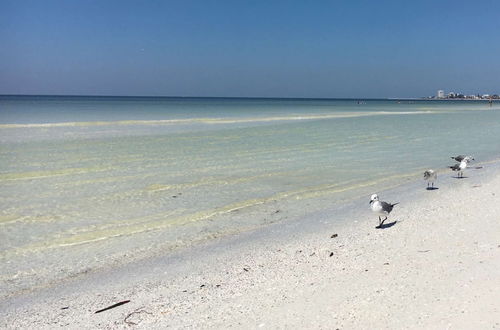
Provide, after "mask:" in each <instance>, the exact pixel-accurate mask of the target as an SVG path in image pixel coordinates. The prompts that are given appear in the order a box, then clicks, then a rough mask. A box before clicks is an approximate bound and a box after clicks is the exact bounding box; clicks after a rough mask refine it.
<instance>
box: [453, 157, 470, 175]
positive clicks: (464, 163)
mask: <svg viewBox="0 0 500 330" xmlns="http://www.w3.org/2000/svg"><path fill="white" fill-rule="evenodd" d="M468 163H469V159H468V158H464V159H463V160H462V161H461V162H460V163H458V164H455V165H453V166H448V167H449V168H451V169H452V171H455V172H458V173H457V178H463V177H464V170H465V169H466V168H467V164H468Z"/></svg>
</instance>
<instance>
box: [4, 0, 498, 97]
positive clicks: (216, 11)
mask: <svg viewBox="0 0 500 330" xmlns="http://www.w3.org/2000/svg"><path fill="white" fill-rule="evenodd" d="M499 13H500V1H496V0H491V1H485V0H478V1H439V0H435V1H426V0H419V1H416V0H415V1H404V0H399V1H386V0H377V1H374V0H370V1H357V0H351V1H348V0H346V1H333V0H331V1H321V0H317V1H292V0H290V1H272V0H267V1H258V0H254V1H239V0H229V1H224V0H219V1H215V0H214V1H207V0H200V1H190V0H182V1H168V0H165V1H146V0H144V1H139V0H137V1H129V0H120V1H112V0H108V1H106V0H98V1H92V0H61V1H52V0H44V1H38V0H37V1H27V0H26V1H25V0H12V1H10V0H0V94H50V95H145V96H146V95H148V96H213V97H218V96H220V97H306V98H307V97H311V98H316V97H321V98H322V97H324V98H361V97H365V98H385V97H402V98H403V97H421V96H428V95H435V94H436V91H437V90H438V89H443V90H445V91H446V92H450V91H455V92H463V93H466V94H477V93H497V94H500V18H499V17H500V16H499Z"/></svg>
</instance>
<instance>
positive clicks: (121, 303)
mask: <svg viewBox="0 0 500 330" xmlns="http://www.w3.org/2000/svg"><path fill="white" fill-rule="evenodd" d="M129 302H130V300H124V301H120V302H117V303H116V304H114V305H111V306H108V307H106V308H103V309H100V310H98V311H96V312H95V314H97V313H100V312H104V311H107V310H108V309H111V308H115V307H118V306H121V305H123V304H126V303H129Z"/></svg>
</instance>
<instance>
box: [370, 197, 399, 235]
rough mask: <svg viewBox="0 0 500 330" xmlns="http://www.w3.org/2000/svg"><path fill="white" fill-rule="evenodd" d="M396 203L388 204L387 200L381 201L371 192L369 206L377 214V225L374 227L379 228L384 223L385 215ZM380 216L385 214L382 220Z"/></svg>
mask: <svg viewBox="0 0 500 330" xmlns="http://www.w3.org/2000/svg"><path fill="white" fill-rule="evenodd" d="M397 204H399V203H394V204H390V203H387V202H381V201H380V200H379V198H378V195H377V194H373V195H372V196H371V198H370V207H371V209H372V211H373V212H374V213H376V214H378V226H377V227H375V228H380V227H381V226H382V225H383V224H384V221H385V220H387V216H388V215H389V213H391V211H392V208H393V207H394V205H397ZM381 216H385V218H384V219H383V220H382V219H381Z"/></svg>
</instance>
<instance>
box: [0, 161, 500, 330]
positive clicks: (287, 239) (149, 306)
mask: <svg viewBox="0 0 500 330" xmlns="http://www.w3.org/2000/svg"><path fill="white" fill-rule="evenodd" d="M436 186H437V187H439V189H437V190H433V191H427V190H425V182H424V181H423V180H422V181H418V182H413V183H410V184H406V185H405V186H402V187H399V188H396V189H392V190H388V191H380V192H378V193H379V195H380V196H381V199H383V200H387V201H392V202H396V201H398V202H400V204H399V205H397V206H396V207H395V209H394V210H393V212H392V214H391V216H390V218H389V220H388V221H386V224H388V226H387V227H386V228H384V229H375V226H376V225H377V224H378V220H377V217H376V216H375V215H373V214H372V213H371V212H370V210H369V205H368V201H369V196H367V197H366V198H365V199H359V200H356V201H354V202H352V203H350V204H349V205H345V206H344V207H342V208H340V209H339V208H332V209H331V210H329V211H328V212H321V213H314V211H313V210H311V212H310V214H309V215H308V216H307V219H302V221H299V222H293V223H278V224H274V225H271V226H269V227H266V228H264V229H260V230H257V231H254V232H250V233H248V232H247V233H242V234H239V235H237V236H234V237H229V238H223V239H219V240H218V241H214V242H210V243H205V244H204V245H200V246H197V247H193V248H190V249H188V250H185V251H181V252H177V253H176V254H174V255H168V256H161V257H156V258H153V259H149V260H144V261H141V262H136V263H133V264H129V265H127V266H125V267H120V268H115V269H112V270H107V271H101V272H98V273H92V274H87V275H82V276H80V277H78V278H75V279H73V280H70V281H67V282H64V283H61V284H60V285H59V286H56V287H52V288H47V289H44V290H40V291H38V292H33V293H30V294H26V295H22V296H17V297H11V298H9V299H8V300H5V301H2V302H1V303H0V327H2V328H6V329H21V328H22V329H54V328H59V327H65V328H69V329H77V328H79V329H82V328H83V329H96V328H99V329H128V328H138V329H150V328H174V329H184V328H193V329H203V328H213V329H224V328H242V329H253V328H264V329H266V328H267V329H277V328H281V329H283V328H312V329H403V328H404V329H422V328H425V329H492V328H500V299H498V298H499V297H500V221H499V220H500V203H499V198H500V167H499V165H498V163H497V164H485V166H484V168H482V169H481V170H469V171H468V172H467V173H466V178H464V179H455V178H452V174H451V173H450V172H446V173H443V174H442V175H440V178H439V180H438V181H437V183H436ZM338 217H344V218H345V219H344V220H345V221H342V222H341V223H344V225H342V226H340V225H339V222H338V220H339V219H338ZM394 220H396V221H397V222H396V223H394V224H393V225H392V226H391V223H393V221H394ZM346 221H347V223H348V225H345V224H346ZM334 234H336V235H334ZM125 300H130V302H128V303H126V304H123V305H121V306H118V307H116V308H113V309H110V310H107V311H104V312H102V313H98V314H96V313H95V311H97V310H99V309H102V308H105V307H106V306H109V305H112V304H114V303H117V302H120V301H125Z"/></svg>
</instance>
